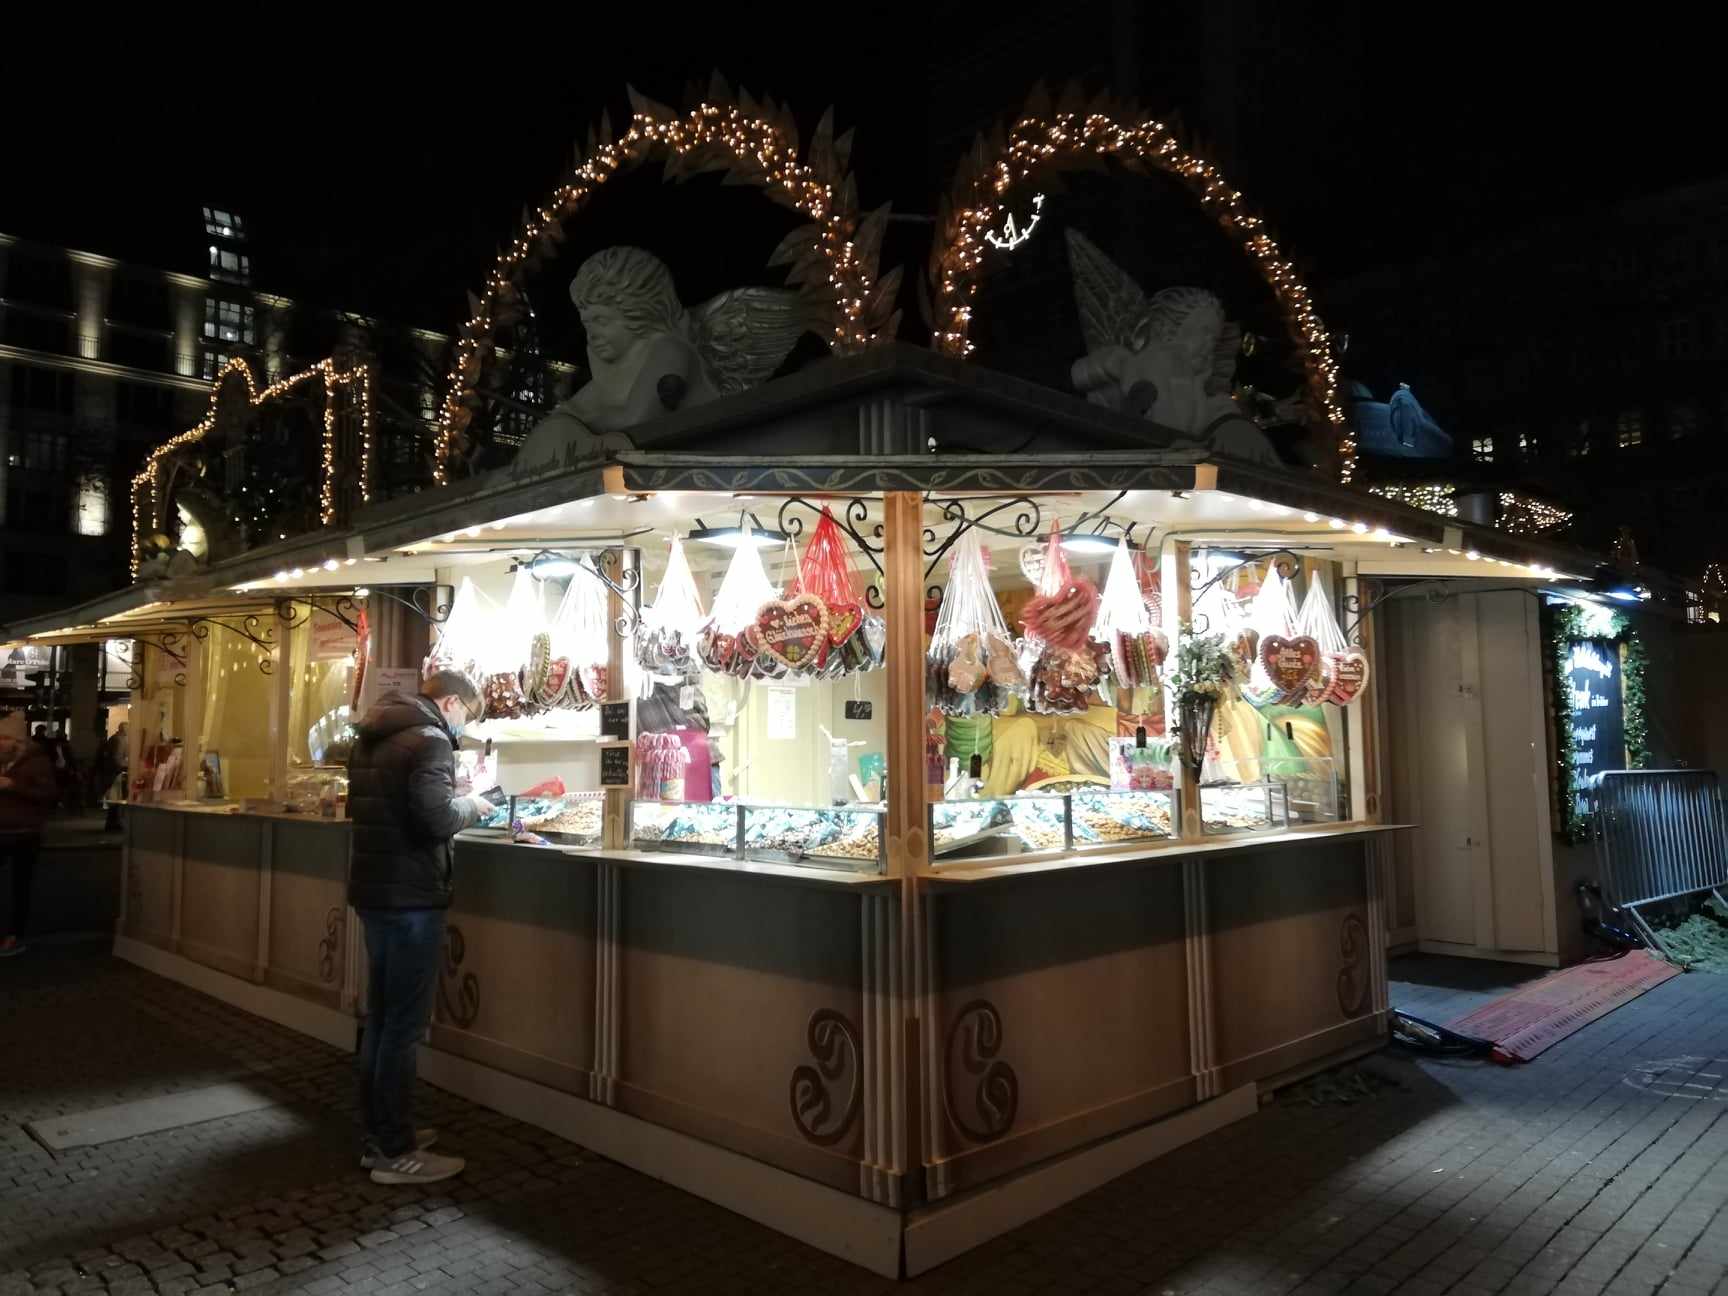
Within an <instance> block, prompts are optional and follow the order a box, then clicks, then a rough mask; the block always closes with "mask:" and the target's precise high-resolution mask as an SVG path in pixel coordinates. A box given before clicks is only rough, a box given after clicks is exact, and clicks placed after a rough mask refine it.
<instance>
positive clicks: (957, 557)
mask: <svg viewBox="0 0 1728 1296" xmlns="http://www.w3.org/2000/svg"><path fill="white" fill-rule="evenodd" d="M1015 657H1016V654H1015V647H1014V643H1013V640H1012V639H1011V638H1010V637H1009V634H1008V622H1007V621H1006V619H1004V617H1003V616H1002V608H1001V606H1000V605H999V604H998V603H997V602H996V592H995V591H994V590H992V589H991V588H990V576H989V572H988V570H987V569H986V567H985V564H984V551H983V549H982V547H981V546H980V545H979V543H978V532H977V530H976V529H975V528H968V529H967V530H966V531H965V532H963V533H962V534H961V536H960V538H959V539H958V540H956V541H955V542H954V549H953V553H952V555H951V557H950V558H949V561H948V588H947V590H946V591H944V593H943V595H942V604H941V606H940V607H939V608H938V609H937V611H936V628H935V630H934V631H933V632H932V634H931V636H930V648H929V652H928V654H927V655H926V659H925V660H926V671H925V676H926V692H927V693H928V695H929V698H930V702H931V704H932V705H934V706H937V707H940V708H941V709H942V710H943V711H944V712H946V713H947V714H949V715H972V714H979V713H982V714H987V715H994V714H996V713H997V712H998V711H999V710H1000V709H1001V707H1002V704H1003V703H1004V702H1005V701H1006V699H1007V697H1008V695H1009V693H1011V692H1013V691H1016V690H1019V689H1022V688H1024V687H1025V684H1026V677H1025V676H1024V675H1023V674H1022V673H1021V670H1020V666H1019V663H1018V662H1017V661H1016V659H1015Z"/></svg>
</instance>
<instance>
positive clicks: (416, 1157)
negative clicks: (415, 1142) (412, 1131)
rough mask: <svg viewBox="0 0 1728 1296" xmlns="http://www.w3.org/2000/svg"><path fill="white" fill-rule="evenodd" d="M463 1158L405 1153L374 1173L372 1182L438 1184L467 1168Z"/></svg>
mask: <svg viewBox="0 0 1728 1296" xmlns="http://www.w3.org/2000/svg"><path fill="white" fill-rule="evenodd" d="M467 1165H468V1163H467V1162H466V1161H464V1160H463V1159H462V1158H461V1157H453V1156H439V1155H438V1153H436V1152H419V1151H415V1152H404V1153H403V1154H402V1155H401V1156H399V1157H397V1158H396V1159H395V1160H394V1161H386V1162H384V1163H383V1164H382V1165H380V1166H379V1167H378V1168H377V1169H375V1170H374V1171H373V1172H372V1182H373V1183H379V1184H417V1183H437V1182H438V1181H439V1180H441V1179H453V1178H455V1177H456V1176H457V1175H459V1174H461V1173H462V1171H463V1170H464V1169H465V1168H466V1167H467Z"/></svg>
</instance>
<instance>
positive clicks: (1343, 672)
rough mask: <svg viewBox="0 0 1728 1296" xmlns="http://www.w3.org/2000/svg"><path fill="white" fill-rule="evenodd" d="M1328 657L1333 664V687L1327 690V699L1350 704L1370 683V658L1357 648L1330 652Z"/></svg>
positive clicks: (1342, 704)
mask: <svg viewBox="0 0 1728 1296" xmlns="http://www.w3.org/2000/svg"><path fill="white" fill-rule="evenodd" d="M1327 657H1328V658H1329V659H1330V660H1331V664H1332V687H1331V688H1330V689H1329V690H1327V696H1326V700H1327V701H1328V702H1335V703H1337V704H1338V705H1339V706H1349V705H1350V704H1351V703H1352V702H1354V701H1355V700H1356V699H1357V698H1358V697H1360V696H1361V694H1362V689H1363V688H1364V687H1365V686H1366V685H1367V683H1368V658H1367V656H1366V655H1364V654H1363V653H1362V652H1361V651H1360V650H1359V649H1356V648H1348V649H1346V650H1345V651H1343V652H1341V653H1328V654H1327Z"/></svg>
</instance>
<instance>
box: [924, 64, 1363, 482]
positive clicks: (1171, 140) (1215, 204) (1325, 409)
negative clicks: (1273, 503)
mask: <svg viewBox="0 0 1728 1296" xmlns="http://www.w3.org/2000/svg"><path fill="white" fill-rule="evenodd" d="M1099 159H1113V160H1114V161H1116V162H1118V163H1120V164H1121V165H1122V166H1123V167H1124V168H1126V169H1127V170H1129V171H1134V172H1138V173H1140V174H1146V173H1148V172H1149V171H1150V170H1153V169H1156V170H1159V171H1163V172H1165V173H1167V174H1169V175H1172V176H1174V177H1175V178H1176V179H1178V180H1180V181H1181V182H1182V183H1183V184H1184V185H1185V186H1186V187H1187V188H1188V190H1189V191H1190V192H1191V193H1193V194H1194V196H1195V197H1196V198H1198V199H1199V200H1200V203H1201V205H1202V206H1204V207H1205V208H1206V209H1207V210H1209V211H1210V212H1211V213H1212V215H1213V216H1214V218H1215V219H1216V220H1217V222H1218V224H1219V226H1220V228H1222V229H1223V231H1224V232H1225V233H1226V234H1228V235H1229V236H1230V237H1231V238H1232V239H1234V240H1235V241H1236V243H1237V244H1238V246H1240V247H1241V248H1242V250H1243V251H1244V252H1246V253H1247V254H1248V256H1249V257H1250V258H1251V259H1252V260H1253V262H1254V264H1255V265H1256V266H1257V267H1258V269H1259V271H1260V274H1261V276H1262V277H1263V278H1264V279H1265V281H1266V283H1267V286H1268V287H1270V288H1271V290H1272V292H1273V294H1274V296H1275V297H1276V298H1277V300H1278V305H1279V307H1280V309H1281V310H1282V311H1283V313H1284V319H1285V323H1286V326H1287V327H1288V328H1289V330H1290V333H1291V337H1292V339H1293V340H1294V341H1295V343H1296V345H1297V347H1298V348H1299V349H1300V350H1301V353H1302V358H1303V365H1304V368H1305V370H1306V372H1307V380H1308V392H1309V396H1310V399H1311V400H1312V401H1313V403H1314V405H1315V406H1316V407H1317V408H1318V409H1319V410H1320V412H1321V413H1322V414H1324V415H1325V417H1326V420H1327V422H1328V423H1329V424H1330V425H1331V427H1332V429H1333V431H1334V432H1335V433H1336V435H1337V438H1338V454H1339V478H1340V480H1342V481H1346V482H1348V481H1349V480H1350V479H1351V477H1352V476H1354V475H1355V469H1356V437H1355V433H1354V432H1353V431H1352V430H1351V428H1350V425H1349V423H1348V421H1347V420H1346V419H1345V417H1344V410H1343V407H1342V406H1340V405H1339V403H1338V361H1337V357H1336V356H1335V355H1334V354H1333V351H1332V339H1331V335H1330V334H1329V333H1328V332H1327V331H1326V328H1325V325H1324V324H1322V323H1321V320H1320V316H1319V314H1318V313H1317V312H1316V311H1315V309H1314V303H1313V300H1312V299H1311V297H1310V296H1309V293H1308V288H1307V286H1306V285H1305V284H1304V283H1303V282H1302V280H1301V279H1300V278H1298V277H1297V274H1296V267H1295V266H1294V265H1293V264H1292V263H1291V262H1290V261H1289V260H1288V259H1287V258H1286V256H1285V254H1284V252H1283V251H1282V249H1280V248H1279V246H1278V244H1277V243H1276V242H1275V241H1274V240H1273V238H1272V236H1271V235H1270V234H1268V233H1267V232H1266V230H1265V228H1264V222H1263V221H1262V220H1261V219H1260V217H1258V216H1254V215H1251V214H1250V213H1249V212H1247V211H1246V210H1245V209H1244V208H1243V206H1242V195H1241V194H1240V193H1239V192H1237V191H1236V190H1234V189H1232V188H1231V187H1230V186H1229V184H1227V183H1226V182H1225V180H1224V177H1223V176H1222V175H1220V174H1219V172H1218V169H1217V168H1216V167H1214V166H1213V165H1212V164H1211V163H1210V162H1207V161H1206V160H1205V159H1203V158H1199V157H1196V156H1195V155H1193V154H1192V153H1189V152H1186V151H1185V150H1184V149H1183V148H1182V147H1181V145H1180V144H1179V143H1178V142H1177V140H1176V137H1175V136H1174V135H1173V134H1172V133H1171V131H1170V130H1169V128H1168V127H1166V126H1165V125H1164V124H1163V123H1162V122H1159V121H1155V120H1153V119H1152V118H1150V117H1146V116H1145V115H1144V114H1143V113H1142V112H1141V110H1140V109H1138V108H1137V107H1136V106H1134V105H1132V104H1119V103H1111V102H1109V101H1106V100H1103V99H1099V100H1095V101H1094V102H1093V103H1092V104H1091V105H1090V106H1089V107H1083V106H1081V104H1080V102H1079V100H1078V96H1077V95H1075V94H1074V93H1073V92H1072V91H1070V92H1069V93H1068V94H1067V95H1065V96H1064V100H1063V104H1062V106H1061V107H1060V108H1053V107H1052V106H1051V104H1050V102H1049V97H1048V95H1046V94H1044V93H1043V92H1042V91H1038V92H1035V93H1034V95H1033V97H1032V99H1031V101H1029V102H1028V103H1027V105H1026V108H1025V110H1024V112H1023V113H1022V115H1021V117H1020V119H1019V120H1018V121H1017V122H1015V123H1014V127H1013V129H1012V130H1011V131H1010V132H1008V134H1007V135H1006V136H1004V135H1003V133H1002V131H1001V128H1000V127H998V129H997V130H996V132H995V134H994V136H993V137H992V138H991V139H989V140H988V141H987V140H985V139H984V138H982V137H980V138H979V139H978V140H977V141H976V142H975V143H974V145H973V148H972V151H971V152H970V153H969V154H968V155H967V156H966V157H965V158H963V159H962V161H961V164H960V168H959V171H958V173H957V175H956V176H955V179H954V184H953V187H952V189H951V191H950V194H949V196H948V198H947V199H945V200H944V202H943V205H942V209H941V211H940V212H939V214H938V216H937V236H936V244H935V246H934V247H933V248H932V250H931V254H930V267H929V274H930V290H931V293H932V295H933V302H934V312H933V321H932V328H933V331H934V335H935V336H934V338H933V345H934V346H935V348H936V349H937V350H938V351H940V352H943V353H944V354H947V355H951V356H955V357H958V358H961V359H964V358H965V357H967V356H969V355H970V354H971V353H972V349H973V344H972V341H971V337H970V334H971V329H972V300H973V298H974V297H975V296H976V295H977V292H978V284H979V281H980V280H981V278H982V276H983V272H984V267H985V258H986V257H987V256H989V255H991V254H992V253H995V252H996V249H995V248H994V247H993V245H992V243H991V241H990V240H989V239H988V238H987V237H986V236H987V233H988V232H990V231H992V230H994V229H995V228H996V227H997V226H998V224H999V223H1000V222H1001V220H1002V218H1003V213H1004V211H1005V209H1006V207H1007V199H1008V196H1009V195H1010V193H1011V192H1012V191H1014V190H1016V189H1018V188H1020V187H1022V186H1024V187H1027V188H1032V189H1037V188H1039V182H1040V180H1041V179H1043V178H1045V177H1047V176H1049V175H1050V174H1052V173H1053V172H1056V171H1059V170H1063V169H1072V168H1075V167H1080V166H1085V165H1087V164H1095V163H1096V161H1097V160H1099Z"/></svg>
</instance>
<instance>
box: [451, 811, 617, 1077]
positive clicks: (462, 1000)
mask: <svg viewBox="0 0 1728 1296" xmlns="http://www.w3.org/2000/svg"><path fill="white" fill-rule="evenodd" d="M594 879H595V872H594V869H593V868H591V867H588V866H585V865H584V864H582V863H580V862H579V861H576V860H572V859H570V858H569V857H567V856H565V855H563V854H561V853H559V852H555V851H544V852H541V851H522V850H515V849H513V848H512V847H509V846H488V845H482V844H477V843H469V842H461V843H458V845H457V850H456V902H455V904H454V905H452V906H451V908H450V912H449V916H448V929H447V936H446V960H445V965H444V967H443V969H442V970H441V972H440V976H439V985H438V995H437V999H436V1001H435V1009H434V1015H433V1020H434V1022H435V1023H436V1027H435V1031H434V1043H435V1044H440V1045H441V1046H444V1047H449V1048H450V1049H451V1051H452V1052H460V1053H463V1054H465V1055H467V1056H471V1057H476V1058H481V1059H483V1060H485V1061H486V1062H487V1063H488V1064H489V1065H493V1066H496V1067H497V1068H498V1069H499V1070H502V1071H510V1072H513V1073H515V1074H518V1075H522V1076H524V1077H525V1078H526V1079H530V1080H537V1081H540V1082H542V1083H546V1082H549V1081H552V1082H554V1083H556V1084H557V1086H558V1087H560V1088H579V1086H578V1085H576V1084H574V1083H573V1082H572V1079H571V1077H573V1076H574V1075H576V1074H577V1073H580V1074H582V1075H585V1074H586V1073H587V1072H588V1071H589V1070H590V1069H591V1068H592V1066H593V1062H594ZM453 1036H466V1037H468V1040H467V1041H466V1042H463V1041H460V1040H453V1039H452V1037H453ZM554 1077H561V1078H560V1079H557V1080H554V1079H553V1078H554Z"/></svg>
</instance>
